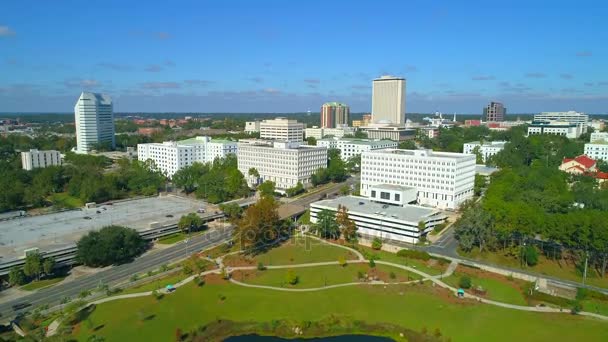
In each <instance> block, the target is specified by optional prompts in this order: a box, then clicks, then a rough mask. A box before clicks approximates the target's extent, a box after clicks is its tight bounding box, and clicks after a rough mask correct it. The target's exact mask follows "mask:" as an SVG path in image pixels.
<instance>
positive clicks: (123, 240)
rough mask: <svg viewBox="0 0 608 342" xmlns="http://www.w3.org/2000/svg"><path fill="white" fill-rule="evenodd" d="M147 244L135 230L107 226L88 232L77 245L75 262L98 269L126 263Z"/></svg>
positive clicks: (142, 250) (141, 251)
mask: <svg viewBox="0 0 608 342" xmlns="http://www.w3.org/2000/svg"><path fill="white" fill-rule="evenodd" d="M146 246H147V243H146V241H144V240H143V239H142V237H141V236H140V235H139V234H138V233H137V231H136V230H134V229H131V228H125V227H120V226H108V227H104V228H101V229H100V230H98V231H92V232H89V233H88V234H87V235H85V236H83V237H82V238H80V240H79V241H78V243H77V251H76V260H77V261H78V262H81V263H83V264H84V265H86V266H92V267H100V266H108V265H112V264H119V263H124V262H127V261H129V260H131V259H133V258H134V257H136V256H138V255H140V254H141V253H143V252H144V251H145V249H146Z"/></svg>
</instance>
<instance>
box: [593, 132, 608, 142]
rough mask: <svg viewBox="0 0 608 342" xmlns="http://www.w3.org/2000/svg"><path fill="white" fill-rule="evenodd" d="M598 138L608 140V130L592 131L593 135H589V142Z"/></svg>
mask: <svg viewBox="0 0 608 342" xmlns="http://www.w3.org/2000/svg"><path fill="white" fill-rule="evenodd" d="M598 140H606V141H608V132H593V133H591V137H589V142H594V141H598Z"/></svg>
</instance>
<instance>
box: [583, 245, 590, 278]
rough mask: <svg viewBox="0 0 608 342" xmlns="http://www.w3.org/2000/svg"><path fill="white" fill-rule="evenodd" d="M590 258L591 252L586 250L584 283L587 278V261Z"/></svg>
mask: <svg viewBox="0 0 608 342" xmlns="http://www.w3.org/2000/svg"><path fill="white" fill-rule="evenodd" d="M588 260H589V252H587V251H585V270H584V271H583V285H585V280H586V279H587V261H588Z"/></svg>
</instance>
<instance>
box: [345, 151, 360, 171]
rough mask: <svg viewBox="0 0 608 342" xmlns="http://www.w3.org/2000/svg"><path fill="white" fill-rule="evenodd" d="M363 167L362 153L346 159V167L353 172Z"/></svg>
mask: <svg viewBox="0 0 608 342" xmlns="http://www.w3.org/2000/svg"><path fill="white" fill-rule="evenodd" d="M360 167H361V155H360V154H355V155H354V156H352V157H350V158H348V160H347V161H346V168H347V169H348V170H350V171H351V172H358V171H359V168H360Z"/></svg>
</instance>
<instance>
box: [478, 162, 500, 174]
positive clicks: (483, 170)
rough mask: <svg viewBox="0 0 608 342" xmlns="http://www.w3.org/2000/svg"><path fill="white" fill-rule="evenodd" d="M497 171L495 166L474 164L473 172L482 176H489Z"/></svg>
mask: <svg viewBox="0 0 608 342" xmlns="http://www.w3.org/2000/svg"><path fill="white" fill-rule="evenodd" d="M497 171H498V168H497V167H491V166H485V165H480V164H477V165H475V173H476V174H479V175H482V176H489V175H491V174H493V173H494V172H497Z"/></svg>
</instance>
